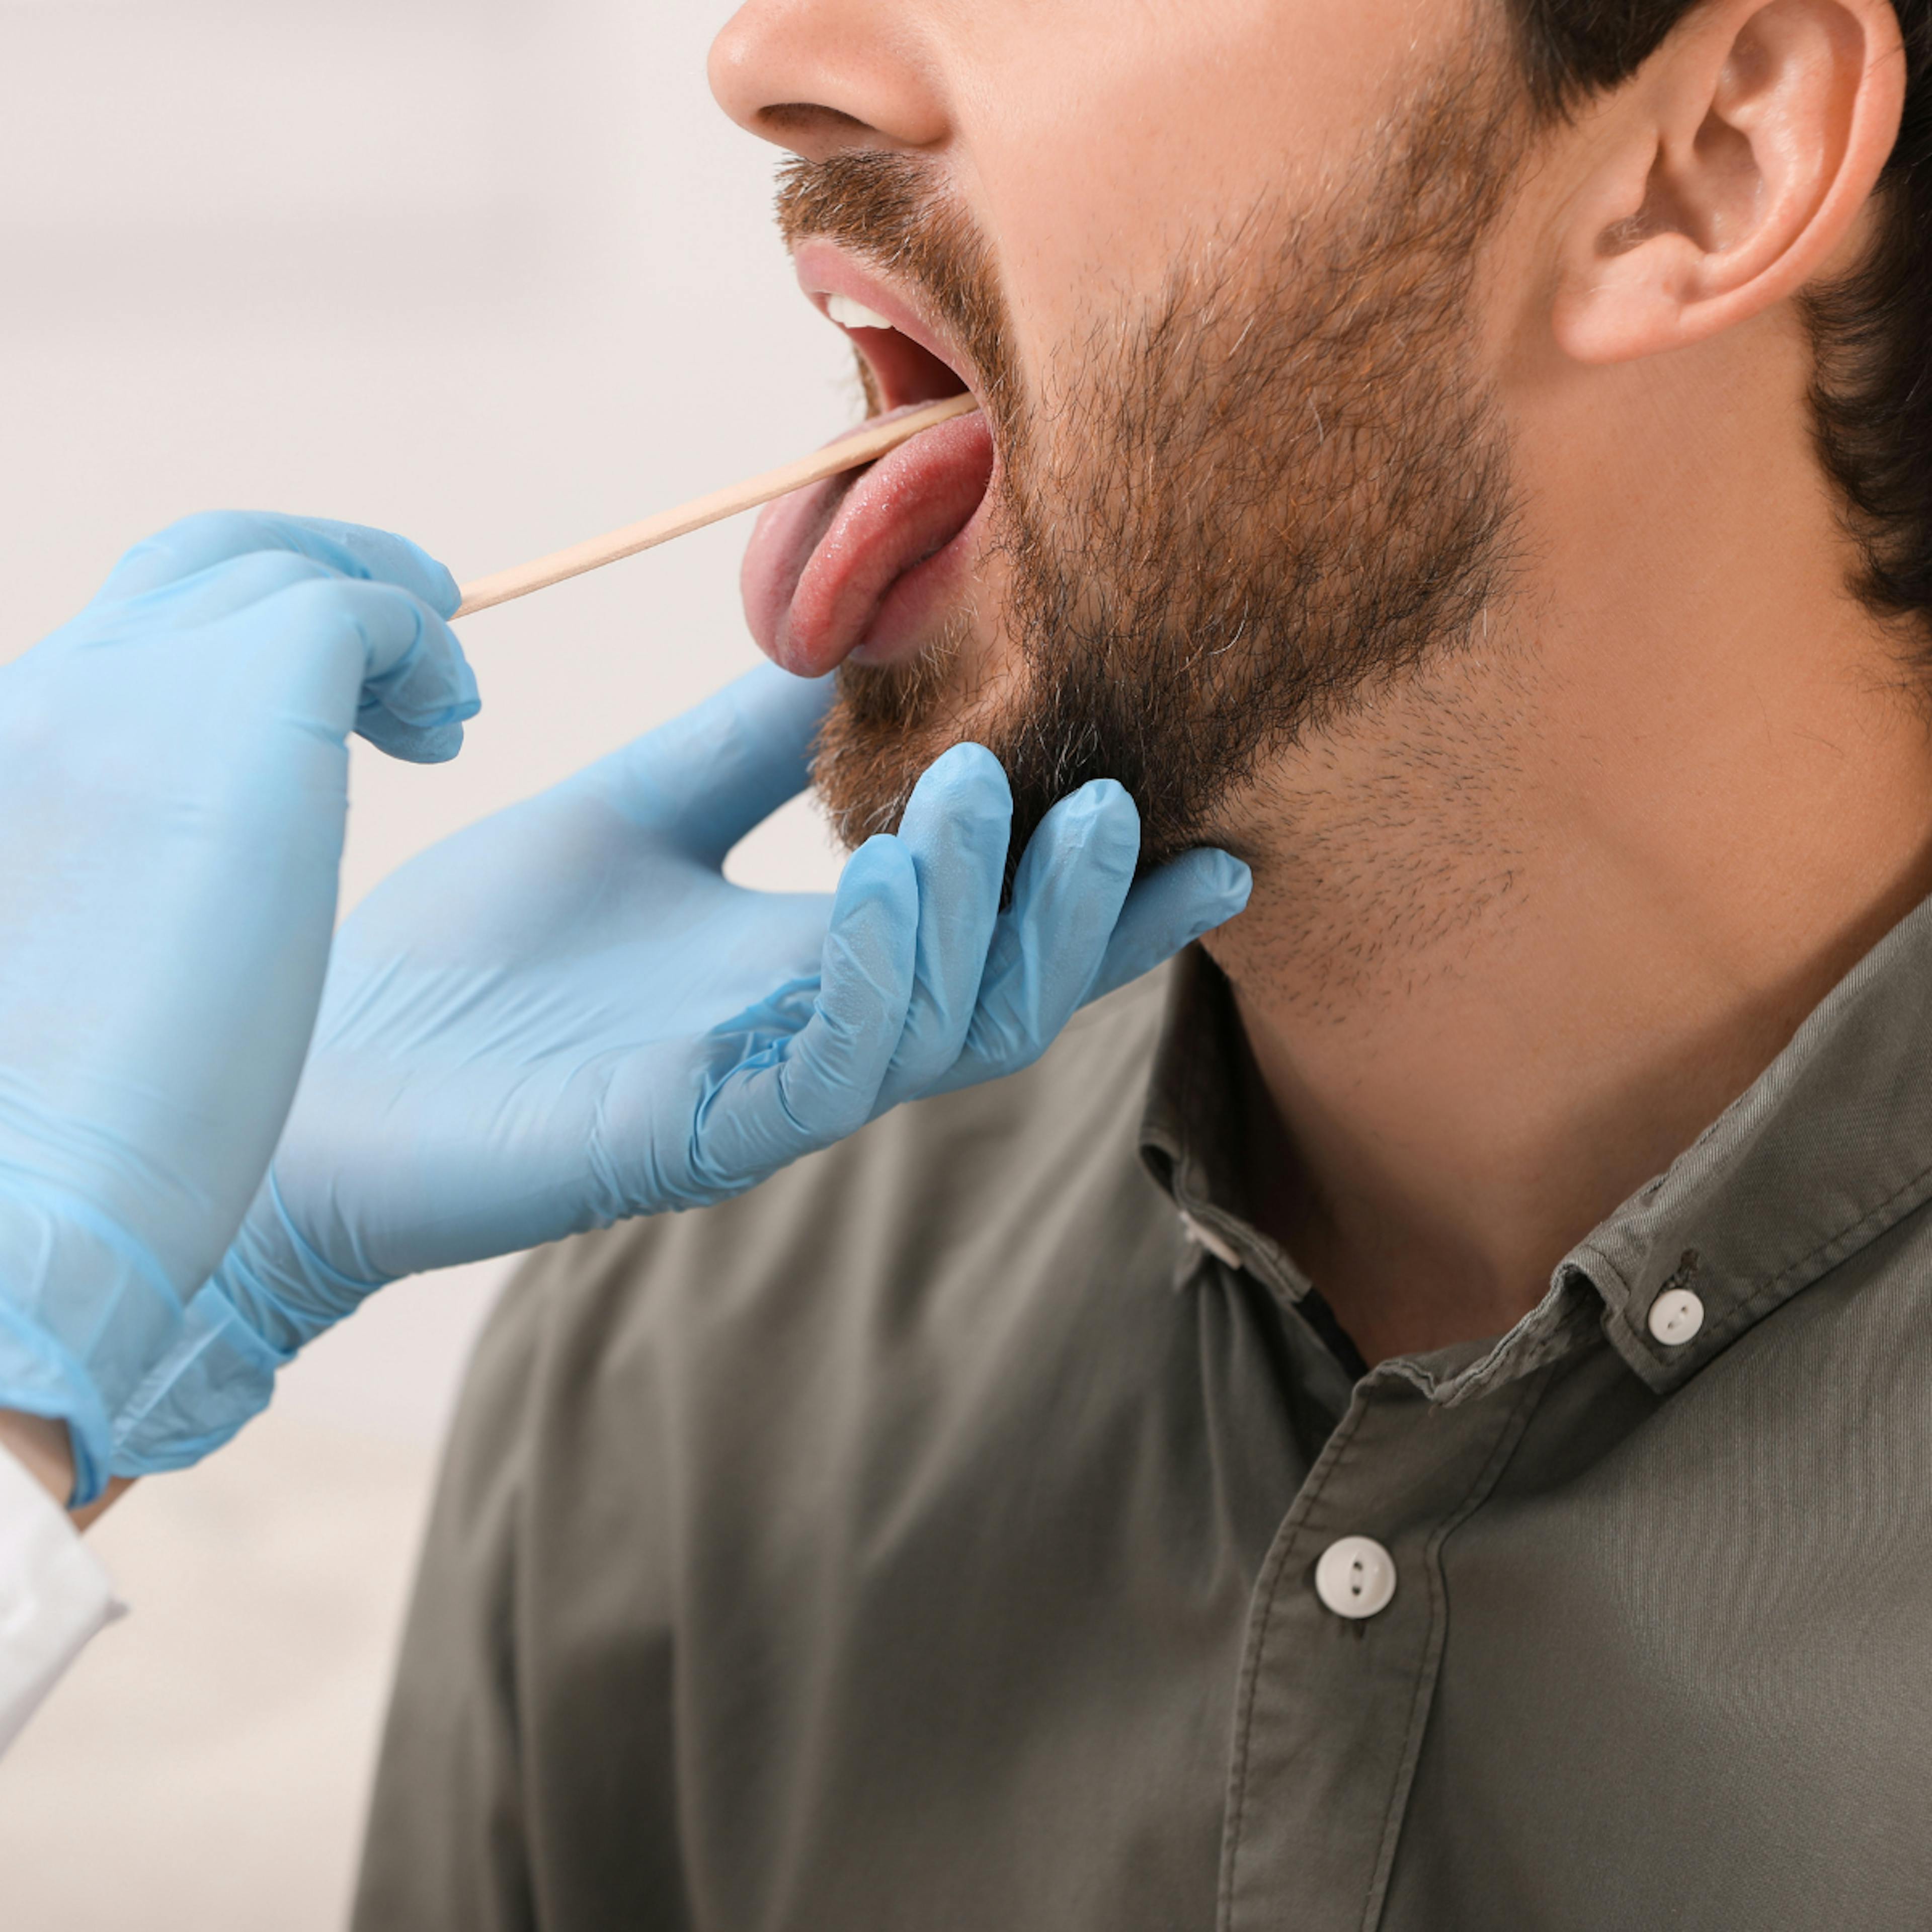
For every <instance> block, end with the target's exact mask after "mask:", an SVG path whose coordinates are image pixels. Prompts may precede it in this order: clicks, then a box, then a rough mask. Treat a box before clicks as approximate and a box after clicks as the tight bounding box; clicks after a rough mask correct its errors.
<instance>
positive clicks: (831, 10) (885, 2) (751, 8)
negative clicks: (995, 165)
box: [711, 0, 948, 160]
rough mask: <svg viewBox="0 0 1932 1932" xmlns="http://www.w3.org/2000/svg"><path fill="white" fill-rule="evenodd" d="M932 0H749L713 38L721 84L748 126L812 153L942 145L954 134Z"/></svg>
mask: <svg viewBox="0 0 1932 1932" xmlns="http://www.w3.org/2000/svg"><path fill="white" fill-rule="evenodd" d="M921 12H922V0H748V5H745V6H743V7H740V8H739V10H738V11H737V12H736V13H734V14H733V16H732V17H731V18H730V20H729V21H728V22H727V23H726V25H725V28H724V31H723V32H722V33H721V34H719V35H718V37H717V39H716V40H715V41H713V42H712V47H711V92H712V94H713V95H715V97H716V98H717V101H718V105H719V107H722V108H723V109H724V111H725V113H727V114H728V115H730V117H731V118H732V119H733V120H734V121H736V122H737V124H739V127H743V128H745V129H747V130H748V131H749V132H751V133H754V134H756V135H757V136H760V138H761V139H764V140H767V141H775V142H777V143H778V145H779V146H780V147H783V148H790V149H791V150H792V151H793V152H794V153H795V154H802V155H803V156H804V157H805V159H806V160H823V159H825V158H826V156H828V155H829V154H835V153H837V152H838V151H840V150H841V149H844V148H853V147H871V148H877V147H883V148H892V149H897V150H913V149H921V148H926V149H929V148H936V147H938V145H941V143H942V142H944V140H945V139H946V137H947V131H948V130H947V114H946V108H945V102H944V95H943V93H942V92H941V88H940V86H939V81H938V71H937V68H938V63H937V61H936V58H935V50H934V49H932V47H931V46H930V44H929V42H928V40H927V38H926V36H925V35H924V34H922V32H921V31H920V22H919V15H920V13H921Z"/></svg>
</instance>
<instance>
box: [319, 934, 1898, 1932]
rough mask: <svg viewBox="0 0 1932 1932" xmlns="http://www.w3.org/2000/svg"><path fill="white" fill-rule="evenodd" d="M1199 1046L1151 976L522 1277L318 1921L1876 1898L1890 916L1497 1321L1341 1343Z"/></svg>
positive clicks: (1892, 1707)
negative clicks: (369, 1801) (995, 1080)
mask: <svg viewBox="0 0 1932 1932" xmlns="http://www.w3.org/2000/svg"><path fill="white" fill-rule="evenodd" d="M1234 1026H1235V1022H1234V1020H1233V1018H1232V1010H1231V1007H1230V1003H1229V999H1228V997H1227V994H1226V987H1225V985H1224V983H1222V982H1221V981H1220V979H1219V977H1218V975H1217V974H1215V973H1214V970H1213V968H1211V967H1210V966H1208V965H1207V964H1206V962H1205V961H1203V960H1202V959H1199V957H1198V956H1196V957H1191V958H1190V959H1187V960H1185V961H1184V962H1183V963H1182V965H1181V966H1180V967H1179V968H1177V969H1174V970H1172V971H1169V973H1168V974H1165V975H1163V976H1160V977H1157V978H1156V979H1154V980H1149V981H1145V982H1143V983H1142V984H1141V985H1139V986H1136V987H1134V988H1131V989H1128V990H1127V992H1124V994H1121V995H1118V996H1116V997H1115V998H1113V999H1112V1000H1110V1001H1107V1002H1105V1003H1103V1004H1102V1005H1100V1006H1099V1007H1096V1008H1094V1009H1093V1010H1091V1011H1090V1012H1089V1013H1087V1014H1085V1015H1084V1016H1082V1018H1081V1019H1079V1020H1078V1021H1077V1022H1076V1023H1075V1025H1073V1027H1072V1028H1070V1030H1069V1031H1068V1032H1067V1034H1066V1035H1065V1036H1064V1037H1063V1038H1062V1040H1061V1041H1060V1043H1058V1046H1055V1049H1053V1051H1052V1052H1051V1053H1050V1054H1049V1055H1048V1056H1047V1058H1046V1059H1045V1060H1044V1061H1043V1062H1042V1063H1041V1064H1040V1065H1039V1066H1037V1067H1035V1068H1034V1069H1032V1070H1030V1071H1028V1073H1024V1074H1022V1075H1019V1076H1016V1077H1014V1078H1013V1079H1010V1080H1007V1081H1005V1082H1001V1083H1000V1084H998V1085H995V1086H992V1087H989V1088H980V1089H978V1090H976V1091H971V1092H968V1093H965V1094H957V1095H954V1096H951V1097H947V1098H945V1099H943V1100H936V1101H929V1102H925V1103H920V1104H919V1105H918V1106H913V1107H909V1108H906V1109H902V1110H901V1111H900V1112H898V1113H896V1114H895V1115H892V1116H890V1117H889V1118H887V1119H886V1120H884V1121H880V1122H879V1123H878V1124H876V1125H874V1127H871V1128H869V1129H868V1130H866V1131H865V1133H862V1134H860V1135H859V1136H857V1137H856V1138H855V1139H853V1140H852V1141H850V1142H847V1143H846V1144H845V1145H843V1146H841V1147H839V1148H835V1149H833V1150H832V1151H830V1152H829V1153H827V1154H823V1155H821V1156H819V1157H816V1158H814V1159H813V1160H808V1161H806V1162H803V1163H800V1164H799V1166H796V1167H795V1168H793V1169H790V1171H789V1172H786V1173H784V1174H783V1175H780V1176H779V1177H778V1178H776V1179H775V1180H774V1181H770V1182H769V1183H767V1184H766V1185H765V1186H764V1187H761V1188H760V1189H759V1190H757V1192H756V1193H753V1194H751V1195H750V1196H747V1197H745V1199H742V1200H739V1201H736V1202H732V1203H730V1204H729V1205H726V1206H724V1207H721V1208H713V1209H711V1210H709V1211H705V1212H703V1213H698V1214H686V1215H682V1216H679V1217H673V1218H667V1219H664V1220H658V1221H656V1222H654V1223H648V1224H643V1225H637V1226H629V1227H625V1228H622V1229H618V1230H616V1231H614V1232H611V1233H610V1234H607V1235H601V1236H595V1237H592V1238H587V1239H586V1240H583V1241H579V1242H576V1243H573V1244H568V1245H567V1246H565V1247H562V1248H560V1249H559V1250H554V1251H553V1252H551V1253H548V1254H547V1255H545V1256H542V1257H540V1258H539V1259H538V1260H537V1261H536V1262H535V1263H534V1264H533V1265H532V1266H531V1267H530V1268H528V1269H527V1270H526V1271H525V1272H524V1274H523V1275H522V1276H521V1277H520V1278H519V1280H517V1283H516V1284H515V1285H514V1287H513V1288H512V1289H511V1290H510V1292H509V1293H508V1296H507V1297H506V1298H505V1301H503V1303H502V1306H501V1307H500V1308H499V1310H498V1311H497V1313H496V1316H495V1318H494V1319H493V1324H492V1326H491V1327H490V1331H489V1332H488V1334H487V1336H486V1337H485V1339H484V1342H483V1343H482V1345H481V1349H480V1352H479V1354H478V1358H477V1361H476V1364H475V1369H474V1371H473V1373H472V1378H471V1381H470V1385H469V1390H468V1392H467V1394H466V1399H465V1401H464V1404H463V1410H462V1413H461V1415H460V1418H459V1420H458V1424H457V1425H456V1429H455V1438H454V1440H453V1442H452V1446H451V1448H450V1451H449V1463H448V1466H447V1469H446V1472H445V1475H444V1478H443V1487H442V1490H441V1494H440V1499H439V1501H438V1502H437V1507H436V1511H435V1514H434V1521H433V1523H432V1525H431V1529H430V1532H429V1536H428V1546H427V1549H426V1552H425V1558H424V1567H423V1571H422V1579H421V1582H420V1584H419V1589H418V1593H417V1596H416V1604H415V1607H414V1610H413V1614H412V1616H411V1619H410V1625H409V1630H408V1634H407V1642H406V1646H405V1649H404V1656H403V1659H402V1664H401V1675H400V1678H399V1681H398V1686H397V1689H396V1694H395V1705H394V1708H393V1710H392V1715H391V1718H390V1720H389V1731H388V1736H387V1740H386V1747H385V1751H384V1754H383V1763H382V1769H381V1773H380V1781H379V1785H378V1789H377V1794H376V1798H375V1802H374V1812H373V1823H372V1826H371V1835H370V1840H369V1845H368V1855H367V1861H366V1864H365V1870H364V1874H363V1879H362V1891H361V1896H360V1900H359V1908H358V1912H357V1917H356V1924H357V1926H358V1927H359V1928H360V1932H406V1928H407V1932H443V1928H447V1932H458V1928H460V1932H496V1928H509V1927H547V1928H555V1932H587V1929H588V1928H591V1927H665V1928H684V1927H694V1928H695V1927H703V1928H706V1932H754V1928H756V1932H781V1928H783V1929H784V1932H805V1928H811V1932H832V1928H836V1929H837V1932H858V1928H868V1927H895V1928H905V1932H953V1928H960V1932H965V1928H974V1932H1070V1928H1088V1927H1091V1928H1094V1932H1157V1928H1158V1932H1170V1928H1175V1927H1203V1928H1205V1927H1217V1926H1218V1927H1223V1928H1228V1929H1229V1932H1249V1928H1259V1927H1281V1928H1292V1932H1344V1929H1345V1928H1347V1929H1348V1932H1356V1928H1362V1932H1366V1928H1370V1927H1382V1928H1385V1932H1519V1929H1520V1928H1551V1929H1552V1932H1554V1928H1558V1927H1593V1928H1595V1927H1630V1928H1633V1932H1637V1928H1641V1932H1656V1928H1660V1927H1726V1928H1738V1932H1744V1928H1751V1932H1763V1928H1767V1927H1821V1928H1823V1927H1830V1928H1832V1932H1843V1928H1846V1927H1901V1926H1908V1925H1924V1924H1932V1307H1928V1301H1932V1219H1928V1215H1927V1211H1926V1210H1925V1208H1924V1205H1923V1204H1924V1202H1925V1199H1926V1197H1927V1194H1928V1193H1932V910H1928V909H1921V910H1920V911H1919V912H1918V913H1915V914H1914V915H1913V916H1912V917H1911V918H1910V919H1908V920H1906V922H1905V923H1904V924H1903V925H1902V926H1900V928H1898V929H1897V930H1896V931H1895V932H1894V933H1893V934H1892V935H1891V936H1890V937H1889V938H1888V939H1887V940H1885V941H1884V942H1883V943H1882V944H1881V945H1880V946H1879V947H1878V948H1877V949H1876V951H1875V952H1874V953H1872V954H1871V955H1870V956H1869V957H1868V958H1867V959H1866V960H1865V961H1864V962H1863V963H1862V964H1861V965H1859V966H1858V968H1856V970H1855V971H1853V972H1852V974H1851V975H1850V976H1849V978H1848V979H1847V980H1846V981H1845V982H1844V983H1843V984H1842V985H1841V986H1839V987H1838V989H1836V990H1835V992H1833V993H1832V995H1831V996H1830V997H1829V998H1828V999H1827V1000H1826V1002H1825V1003H1824V1004H1823V1006H1822V1007H1820V1009H1819V1010H1818V1011H1817V1013H1816V1014H1815V1015H1814V1016H1813V1017H1812V1018H1811V1020H1810V1021H1809V1022H1808V1023H1807V1025H1805V1028H1804V1029H1803V1030H1802V1032H1801V1033H1800V1034H1799V1036H1798V1037H1797V1039H1796V1040H1795V1041H1794V1042H1793V1044H1792V1045H1791V1046H1790V1048H1789V1049H1787V1051H1786V1052H1784V1054H1783V1055H1781V1057H1780V1058H1779V1059H1778V1061H1776V1063H1775V1064H1774V1065H1773V1066H1772V1067H1771V1068H1770V1069H1769V1071H1768V1072H1767V1073H1766V1074H1765V1075H1764V1076H1763V1078H1762V1079H1760V1081H1759V1082H1757V1085H1755V1086H1754V1088H1752V1089H1751V1091H1750V1092H1749V1093H1748V1094H1747V1095H1745V1097H1744V1098H1743V1099H1742V1100H1739V1102H1738V1103H1737V1104H1736V1106H1733V1107H1732V1108H1731V1109H1729V1110H1728V1111H1727V1112H1726V1113H1725V1115H1724V1116H1723V1118H1721V1120H1719V1121H1718V1122H1717V1123H1716V1124H1715V1125H1714V1126H1713V1127H1712V1128H1711V1129H1710V1130H1709V1131H1708V1132H1707V1133H1705V1135H1704V1136H1703V1138H1702V1139H1700V1140H1699V1141H1698V1142H1697V1144H1696V1145H1694V1147H1692V1148H1690V1149H1689V1150H1688V1151H1687V1152H1686V1153H1685V1154H1684V1155H1683V1156H1682V1158H1681V1159H1680V1160H1678V1162H1677V1163H1676V1165H1675V1166H1673V1167H1672V1168H1671V1169H1670V1172H1668V1173H1667V1174H1666V1175H1663V1176H1662V1177H1661V1178H1659V1179H1658V1180H1657V1181H1655V1182H1653V1183H1652V1184H1651V1185H1650V1186H1649V1187H1646V1189H1645V1190H1643V1193H1640V1195H1638V1196H1637V1198H1636V1199H1634V1200H1632V1201H1631V1202H1629V1203H1628V1205H1625V1207H1624V1208H1622V1209H1620V1210H1619V1211H1618V1212H1617V1213H1616V1214H1615V1215H1613V1217H1611V1218H1610V1220H1607V1222H1605V1223H1604V1224H1603V1226H1601V1227H1600V1228H1598V1229H1597V1230H1596V1231H1595V1232H1594V1233H1593V1234H1592V1235H1590V1236H1589V1238H1588V1239H1587V1240H1586V1241H1583V1242H1582V1243H1581V1244H1580V1245H1579V1246H1578V1247H1577V1248H1576V1250H1574V1252H1573V1253H1571V1255H1570V1256H1569V1257H1568V1259H1566V1260H1565V1262H1564V1263H1563V1265H1562V1267H1561V1268H1559V1270H1558V1271H1557V1273H1556V1278H1555V1280H1554V1282H1553V1286H1551V1289H1550V1293H1549V1295H1548V1297H1547V1299H1546V1300H1545V1301H1544V1302H1543V1304H1541V1306H1540V1307H1538V1309H1537V1310H1535V1312H1534V1313H1532V1314H1531V1315H1529V1316H1527V1317H1526V1319H1524V1320H1523V1322H1520V1324H1519V1325H1517V1327H1516V1328H1514V1330H1513V1331H1511V1333H1510V1334H1508V1335H1506V1336H1504V1337H1501V1338H1500V1339H1498V1340H1494V1341H1491V1342H1485V1343H1480V1344H1475V1345H1472V1346H1467V1347H1460V1348H1456V1349H1448V1350H1445V1351H1442V1352H1439V1353H1436V1354H1434V1355H1426V1356H1420V1357H1415V1358H1406V1359H1401V1360H1397V1361H1388V1362H1385V1363H1383V1364H1381V1365H1379V1367H1377V1368H1376V1369H1375V1370H1373V1372H1372V1373H1366V1374H1360V1375H1357V1374H1355V1373H1352V1371H1351V1368H1350V1367H1349V1364H1348V1360H1347V1358H1348V1357H1349V1355H1350V1353H1351V1351H1350V1350H1349V1346H1348V1344H1347V1342H1346V1338H1344V1337H1340V1335H1339V1333H1338V1332H1337V1331H1336V1330H1335V1328H1334V1324H1333V1322H1332V1319H1330V1318H1328V1317H1327V1316H1326V1315H1325V1313H1324V1312H1323V1311H1322V1309H1321V1307H1320V1305H1319V1302H1318V1301H1316V1299H1315V1298H1313V1297H1312V1296H1311V1294H1310V1289H1309V1285H1308V1283H1307V1282H1306V1281H1305V1280H1304V1278H1303V1277H1302V1276H1301V1274H1298V1272H1297V1271H1296V1268H1295V1265H1294V1264H1293V1262H1292V1261H1291V1260H1290V1259H1289V1257H1288V1256H1286V1254H1284V1253H1283V1252H1282V1251H1281V1250H1280V1248H1279V1247H1277V1246H1275V1245H1274V1244H1272V1243H1271V1241H1268V1239H1267V1238H1265V1237H1264V1236H1263V1235H1261V1234H1260V1233H1259V1232H1257V1231H1256V1229H1255V1227H1254V1226H1253V1225H1252V1224H1251V1223H1250V1221H1249V1220H1247V1218H1246V1217H1244V1214H1243V1213H1242V1211H1241V1194H1240V1192H1239V1189H1238V1183H1237V1179H1236V1177H1237V1175H1238V1172H1239V1163H1238V1162H1237V1161H1236V1160H1235V1157H1234V1152H1235V1151H1234V1148H1233V1147H1232V1145H1231V1142H1232V1139H1233V1138H1234V1137H1235V1136H1236V1135H1237V1134H1238V1131H1239V1128H1238V1121H1239V1119H1240V1115H1239V1113H1238V1109H1237V1108H1236V1106H1235V1076H1234V1073H1233V1067H1234V1064H1235V1062H1234V1058H1233V1056H1234V1055H1235V1052H1238V1040H1237V1038H1236V1037H1235V1034H1234V1032H1233V1028H1234ZM1487 1104H1488V1103H1487V1100H1486V1098H1485V1097H1484V1095H1483V1094H1481V1093H1480V1092H1476V1093H1472V1094H1471V1095H1470V1096H1469V1106H1470V1107H1471V1108H1472V1109H1481V1108H1482V1107H1484V1106H1486V1105H1487ZM1654 1326H1655V1331H1659V1332H1654ZM1352 1537H1363V1538H1371V1539H1373V1542H1374V1543H1375V1544H1376V1545H1378V1546H1379V1547H1380V1549H1381V1550H1382V1551H1383V1552H1385V1553H1386V1556H1387V1557H1388V1560H1389V1567H1390V1569H1391V1571H1392V1574H1393V1580H1394V1594H1393V1595H1392V1596H1391V1597H1390V1598H1389V1600H1388V1602H1387V1604H1385V1607H1382V1608H1381V1609H1379V1610H1376V1612H1375V1613H1374V1614H1373V1615H1369V1616H1361V1615H1343V1614H1340V1613H1338V1610H1337V1608H1335V1607H1332V1606H1333V1605H1334V1604H1337V1603H1340V1604H1342V1605H1343V1607H1346V1608H1348V1609H1350V1610H1360V1609H1361V1608H1362V1607H1364V1604H1372V1603H1373V1596H1374V1586H1375V1583H1376V1578H1377V1575H1378V1574H1379V1573H1378V1572H1377V1571H1376V1565H1375V1562H1373V1561H1372V1560H1369V1559H1364V1562H1366V1564H1367V1567H1366V1568H1364V1562H1358V1563H1356V1564H1355V1565H1350V1564H1349V1562H1348V1561H1347V1560H1346V1559H1347V1558H1348V1556H1349V1553H1350V1551H1356V1552H1359V1550H1360V1549H1361V1546H1358V1545H1349V1546H1348V1547H1346V1549H1345V1550H1343V1552H1342V1553H1341V1554H1340V1557H1339V1558H1337V1559H1331V1562H1330V1564H1329V1565H1326V1566H1325V1565H1323V1564H1322V1558H1323V1556H1324V1553H1325V1552H1328V1551H1329V1550H1331V1548H1332V1547H1334V1545H1336V1544H1337V1543H1338V1542H1340V1541H1342V1540H1343V1539H1345V1538H1352ZM1371 1557H1373V1553H1371ZM1338 1565H1339V1568H1338ZM1365 1590H1366V1591H1367V1592H1368V1594H1367V1595H1366V1596H1365V1595H1364V1594H1363V1592H1364V1591H1365Z"/></svg>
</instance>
